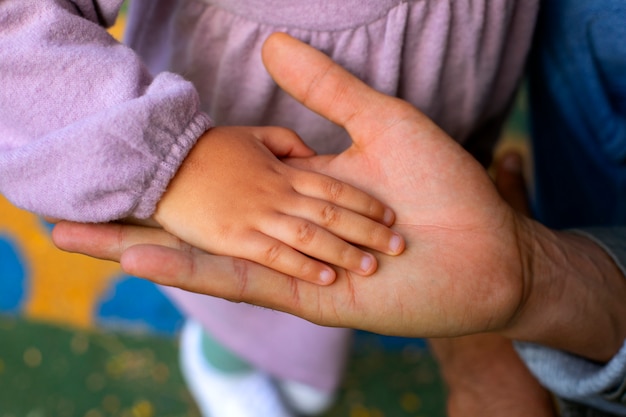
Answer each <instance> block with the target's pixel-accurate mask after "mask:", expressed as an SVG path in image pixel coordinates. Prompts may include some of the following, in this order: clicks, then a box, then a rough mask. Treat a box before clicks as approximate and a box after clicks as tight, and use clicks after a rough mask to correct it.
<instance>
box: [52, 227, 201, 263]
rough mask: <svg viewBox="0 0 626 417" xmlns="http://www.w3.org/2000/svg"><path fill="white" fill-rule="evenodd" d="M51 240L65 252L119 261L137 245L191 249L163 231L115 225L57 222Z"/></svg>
mask: <svg viewBox="0 0 626 417" xmlns="http://www.w3.org/2000/svg"><path fill="white" fill-rule="evenodd" d="M52 240H53V242H54V244H55V245H56V246H57V247H58V248H59V249H62V250H64V251H67V252H75V253H82V254H84V255H89V256H93V257H95V258H100V259H106V260H111V261H119V260H120V257H121V256H122V253H123V252H124V251H125V250H126V249H127V248H129V247H131V246H133V245H137V244H140V243H151V244H155V245H162V246H168V247H171V248H175V249H184V250H190V246H189V245H187V244H186V243H184V242H182V241H181V240H180V239H178V238H177V237H175V236H173V235H171V234H169V233H167V232H166V231H164V230H162V229H155V228H151V227H144V226H131V225H123V224H116V223H107V224H85V223H73V222H68V221H62V222H59V223H58V224H57V225H56V226H55V227H54V229H53V230H52Z"/></svg>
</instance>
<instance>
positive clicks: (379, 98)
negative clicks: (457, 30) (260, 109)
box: [262, 33, 418, 145]
mask: <svg viewBox="0 0 626 417" xmlns="http://www.w3.org/2000/svg"><path fill="white" fill-rule="evenodd" d="M262 56H263V62H264V64H265V67H266V69H267V71H268V72H269V73H270V75H271V76H272V78H274V80H275V81H276V83H278V85H280V86H281V87H282V88H283V90H285V91H286V92H287V93H288V94H290V95H291V96H293V97H294V98H295V99H296V100H298V101H299V102H300V103H302V104H304V105H305V106H306V107H308V108H309V109H311V110H313V111H315V112H316V113H318V114H320V115H321V116H323V117H325V118H326V119H328V120H330V121H332V122H334V123H335V124H338V125H339V126H342V127H344V128H345V129H346V130H347V131H348V133H349V134H350V136H351V137H352V140H353V141H354V143H355V144H357V145H365V144H366V143H365V142H367V141H368V140H373V139H375V138H376V137H377V132H382V131H385V130H386V129H387V127H388V126H389V125H390V124H393V123H396V122H397V121H398V119H399V118H401V116H402V115H405V114H406V112H404V111H401V110H407V109H410V111H411V112H414V113H415V114H418V112H417V110H415V109H413V108H412V107H411V106H409V105H408V104H407V103H405V102H403V101H402V100H399V99H396V98H393V97H389V96H386V95H384V94H382V93H379V92H377V91H376V90H374V89H372V88H370V87H369V86H367V85H366V84H365V83H363V82H362V81H360V80H359V79H358V78H356V77H355V76H353V75H352V74H350V73H349V72H348V71H346V70H345V69H343V68H342V67H341V66H339V65H338V64H336V63H335V62H333V61H332V60H331V59H330V58H329V57H328V56H326V55H324V54H323V53H322V52H320V51H318V50H316V49H315V48H313V47H311V46H309V45H307V44H305V43H302V42H300V41H299V40H296V39H294V38H292V37H291V36H289V35H287V34H284V33H274V34H272V35H271V36H270V37H269V38H268V39H267V40H266V41H265V44H264V45H263V51H262ZM412 114H413V113H412ZM413 115H414V114H413Z"/></svg>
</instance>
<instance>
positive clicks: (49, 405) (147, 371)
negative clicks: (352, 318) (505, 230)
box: [0, 315, 445, 417]
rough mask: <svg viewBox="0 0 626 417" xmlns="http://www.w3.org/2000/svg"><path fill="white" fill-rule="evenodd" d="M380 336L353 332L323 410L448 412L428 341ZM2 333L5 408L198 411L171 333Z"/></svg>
mask: <svg viewBox="0 0 626 417" xmlns="http://www.w3.org/2000/svg"><path fill="white" fill-rule="evenodd" d="M381 340H383V339H381V338H380V337H378V336H374V335H369V334H366V333H364V334H360V335H357V338H356V341H355V347H354V352H353V355H352V360H351V362H350V364H349V368H348V371H347V375H346V378H345V381H344V384H343V387H342V389H341V395H340V398H339V401H338V402H337V404H336V405H335V407H334V408H333V409H332V410H330V411H329V412H328V413H327V414H325V416H327V417H339V416H341V417H383V416H390V417H404V416H411V417H418V416H419V417H437V416H444V415H445V413H444V412H443V388H442V385H441V381H440V379H439V376H438V373H437V367H436V365H435V363H434V362H433V360H432V358H431V357H430V356H429V354H428V351H427V350H425V349H424V347H423V343H417V342H416V343H415V344H413V343H411V341H408V342H402V343H400V344H397V346H394V347H391V348H390V347H389V346H383V344H382V342H381ZM0 341H1V343H0V417H48V416H49V417H113V416H120V417H152V416H155V417H156V416H159V417H175V416H176V417H195V416H198V411H197V409H196V408H195V405H194V402H193V400H192V398H191V397H190V395H189V393H188V391H187V389H186V387H185V385H184V383H183V380H182V377H181V375H180V373H179V369H178V363H177V344H176V340H175V338H173V337H170V336H156V335H155V334H153V333H145V334H137V333H136V332H135V333H131V332H128V331H125V332H121V331H120V332H114V331H103V330H89V331H85V330H81V331H77V330H74V328H71V327H63V326H60V325H50V324H44V323H41V322H35V321H32V320H27V319H25V318H23V317H20V316H11V315H0ZM268 417H271V416H268Z"/></svg>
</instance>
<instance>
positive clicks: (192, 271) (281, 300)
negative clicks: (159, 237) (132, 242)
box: [121, 245, 319, 318]
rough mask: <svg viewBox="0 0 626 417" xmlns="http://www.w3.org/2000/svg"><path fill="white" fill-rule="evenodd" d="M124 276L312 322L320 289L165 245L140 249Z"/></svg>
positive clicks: (126, 258)
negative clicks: (308, 319) (291, 315)
mask: <svg viewBox="0 0 626 417" xmlns="http://www.w3.org/2000/svg"><path fill="white" fill-rule="evenodd" d="M121 264H122V268H123V269H124V271H125V272H127V273H129V274H131V275H134V276H138V277H144V278H147V279H150V280H151V281H153V282H156V283H157V284H161V285H167V286H172V287H177V288H181V289H184V290H187V291H191V292H196V293H199V294H209V295H212V296H215V297H221V298H225V299H227V300H231V301H237V302H248V303H251V304H255V305H259V306H262V307H269V308H272V309H276V310H280V311H285V312H290V313H295V314H297V315H299V316H301V317H304V318H312V313H314V307H315V306H316V305H317V304H316V303H315V302H314V301H315V297H314V296H316V295H319V294H318V292H317V288H319V287H318V286H317V285H315V284H310V283H308V282H305V281H301V280H299V279H297V278H293V277H289V276H287V275H284V274H281V273H280V272H277V271H274V270H272V269H269V268H266V267H263V266H261V265H259V264H257V263H254V262H251V261H247V260H244V259H238V258H232V257H228V256H214V255H209V254H207V253H199V252H196V253H190V252H185V251H180V250H176V249H172V248H168V247H163V246H155V245H136V246H133V247H131V248H129V249H128V250H126V251H125V252H124V255H123V256H122V259H121Z"/></svg>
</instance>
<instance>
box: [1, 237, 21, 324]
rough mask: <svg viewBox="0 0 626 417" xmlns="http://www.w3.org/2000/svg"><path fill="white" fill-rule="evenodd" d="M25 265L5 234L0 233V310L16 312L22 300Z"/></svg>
mask: <svg viewBox="0 0 626 417" xmlns="http://www.w3.org/2000/svg"><path fill="white" fill-rule="evenodd" d="M25 286H26V267H25V265H24V261H23V260H22V258H21V256H20V254H19V251H18V250H17V248H16V245H14V244H13V243H12V241H11V239H10V238H9V237H8V236H7V235H0V311H2V312H7V313H17V312H19V310H20V307H21V305H22V302H23V301H24V293H25V292H26V290H25Z"/></svg>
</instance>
